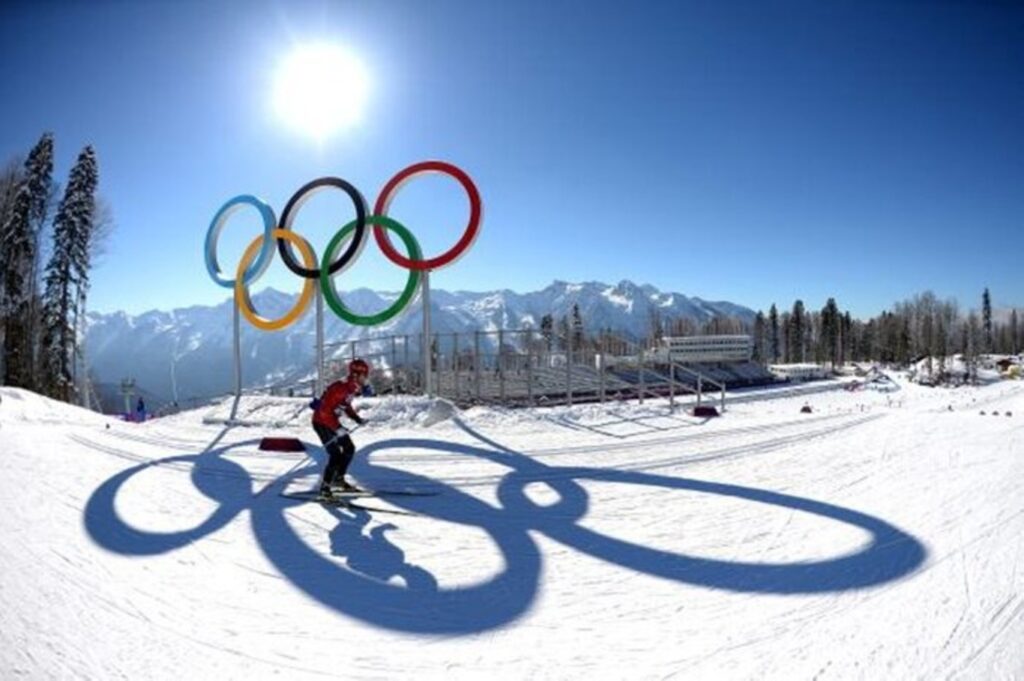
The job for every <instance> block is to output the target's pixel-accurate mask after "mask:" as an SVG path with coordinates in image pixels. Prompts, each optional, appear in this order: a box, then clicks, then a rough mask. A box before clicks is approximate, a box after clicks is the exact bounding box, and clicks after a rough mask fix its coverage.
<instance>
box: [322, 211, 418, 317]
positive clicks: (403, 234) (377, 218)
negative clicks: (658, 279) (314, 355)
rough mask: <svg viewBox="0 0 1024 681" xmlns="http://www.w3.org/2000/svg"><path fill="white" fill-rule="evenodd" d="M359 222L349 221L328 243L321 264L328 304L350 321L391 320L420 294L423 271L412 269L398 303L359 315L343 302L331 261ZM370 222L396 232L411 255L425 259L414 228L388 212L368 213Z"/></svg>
mask: <svg viewBox="0 0 1024 681" xmlns="http://www.w3.org/2000/svg"><path fill="white" fill-rule="evenodd" d="M358 222H359V220H358V219H356V220H352V221H351V222H349V223H348V224H347V225H345V226H344V227H342V228H341V231H339V232H338V233H337V234H335V235H334V238H333V239H331V241H330V243H328V244H327V250H326V251H324V255H323V259H322V262H321V264H320V289H321V290H322V291H323V294H324V300H325V301H327V305H328V306H329V307H330V308H331V310H333V311H334V314H336V315H338V316H339V317H341V318H342V319H344V320H345V321H346V322H348V323H349V324H357V325H359V326H374V325H376V324H383V323H384V322H386V321H388V320H389V319H391V318H392V317H394V316H395V315H397V314H398V313H399V312H401V311H402V310H403V309H404V308H405V306H406V305H408V304H409V302H410V301H412V299H413V297H414V296H415V295H416V290H417V289H418V288H419V285H420V271H419V270H415V269H411V270H409V277H408V279H406V281H405V289H403V290H402V294H401V295H400V296H398V299H397V300H396V301H395V302H394V303H392V304H391V307H389V308H387V309H386V310H384V311H382V312H378V313H377V314H375V315H358V314H356V313H355V312H353V311H352V310H350V309H348V308H347V307H345V304H344V303H343V302H341V298H340V297H339V296H338V294H337V292H336V291H335V290H334V281H333V279H332V278H331V273H330V270H329V269H328V265H329V264H330V262H331V260H332V259H333V258H334V252H335V251H337V250H338V248H339V247H340V246H341V244H342V242H344V241H345V239H346V238H348V237H350V236H351V235H352V233H353V232H354V231H355V229H356V224H357V223H358ZM366 224H371V225H379V226H381V227H384V228H386V229H390V230H391V231H393V232H395V233H396V234H397V235H398V236H399V238H401V240H402V242H403V243H404V244H405V250H406V251H408V253H409V259H410V260H413V261H418V260H421V259H422V253H421V251H420V245H419V244H418V243H417V242H416V238H415V237H414V236H413V235H412V232H410V231H409V230H408V229H406V228H405V227H403V226H402V224H401V223H400V222H398V221H397V220H395V219H394V218H389V217H387V216H386V215H368V216H367V217H366Z"/></svg>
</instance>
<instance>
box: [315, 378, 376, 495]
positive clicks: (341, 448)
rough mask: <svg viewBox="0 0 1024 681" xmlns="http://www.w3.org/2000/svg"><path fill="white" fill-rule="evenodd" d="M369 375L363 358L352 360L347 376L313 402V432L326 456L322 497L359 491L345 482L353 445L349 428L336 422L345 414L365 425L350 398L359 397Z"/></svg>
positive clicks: (333, 384) (353, 452) (352, 453)
mask: <svg viewBox="0 0 1024 681" xmlns="http://www.w3.org/2000/svg"><path fill="white" fill-rule="evenodd" d="M369 373H370V365H369V364H367V363H366V362H365V361H364V360H362V359H354V360H352V361H351V362H349V363H348V377H347V378H346V379H345V380H339V381H335V382H334V383H331V384H330V385H329V386H327V389H326V390H324V394H323V395H321V396H320V398H319V399H318V400H314V401H313V405H314V407H313V430H315V431H316V434H317V436H318V437H319V438H320V442H322V443H323V445H324V449H325V450H326V451H327V456H328V459H327V465H326V466H324V475H323V479H322V480H321V481H320V494H321V496H324V497H327V498H330V497H331V496H332V488H333V489H336V490H339V491H341V492H358V491H359V488H358V487H356V486H355V485H350V484H349V483H348V482H346V481H345V473H346V472H348V467H349V465H350V464H351V463H352V457H353V456H354V455H355V453H356V446H355V444H354V443H353V442H352V437H351V436H350V435H349V433H350V431H349V429H348V428H345V427H344V426H342V425H341V422H340V421H339V420H338V413H339V412H340V411H344V412H345V414H346V415H347V416H348V417H349V418H350V419H352V420H353V421H355V422H356V423H357V424H359V425H363V424H364V423H366V420H365V419H364V418H362V417H361V416H360V415H359V414H358V413H357V412H356V410H355V409H354V408H353V407H352V398H353V397H357V396H359V395H362V392H363V386H364V385H366V378H367V376H368V375H369Z"/></svg>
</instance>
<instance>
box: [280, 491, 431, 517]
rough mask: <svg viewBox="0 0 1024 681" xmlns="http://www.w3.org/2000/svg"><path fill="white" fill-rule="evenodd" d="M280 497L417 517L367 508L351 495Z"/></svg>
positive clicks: (385, 509)
mask: <svg viewBox="0 0 1024 681" xmlns="http://www.w3.org/2000/svg"><path fill="white" fill-rule="evenodd" d="M281 496H282V497H284V498H286V499H296V500H298V501H306V502H310V501H312V502H316V503H318V504H322V505H324V506H339V507H342V508H355V509H359V510H362V511H372V512H377V513H394V514H396V515H419V514H418V513H413V512H412V511H403V510H400V509H397V508H381V507H380V506H367V505H366V504H360V503H357V502H355V501H353V499H357V498H359V497H356V496H354V495H351V494H348V495H342V494H333V495H331V496H329V497H327V496H324V495H322V494H320V493H319V492H282V493H281Z"/></svg>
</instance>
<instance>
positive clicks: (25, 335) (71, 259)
mask: <svg viewBox="0 0 1024 681" xmlns="http://www.w3.org/2000/svg"><path fill="white" fill-rule="evenodd" d="M53 151H54V139H53V135H52V134H51V133H44V134H43V135H42V137H41V138H40V139H39V142H38V143H37V144H36V145H35V146H34V147H33V148H32V149H31V151H30V152H29V153H28V155H27V156H26V157H24V159H22V158H13V159H10V160H8V161H7V162H6V164H4V166H3V167H2V168H0V347H2V350H3V351H2V352H0V384H3V385H8V386H15V387H21V388H27V389H29V390H32V391H34V392H37V393H40V394H43V395H47V396H49V397H53V398H56V399H59V400H63V401H66V402H70V401H73V400H75V399H76V383H77V380H78V378H80V377H79V376H78V371H79V367H80V366H82V364H83V363H82V356H81V352H82V347H81V343H80V342H79V336H80V334H79V331H80V327H79V321H80V320H82V319H84V317H85V310H86V301H87V298H88V292H89V272H90V269H91V268H92V266H93V264H94V261H95V258H96V256H97V255H98V254H99V252H100V249H101V246H102V244H103V242H104V241H105V239H106V238H107V236H108V235H109V233H110V231H111V229H112V221H111V218H110V210H109V208H108V207H107V205H106V204H105V203H104V202H103V201H102V199H100V198H98V197H97V194H96V188H97V182H98V177H99V176H98V169H97V162H96V152H95V150H94V149H93V148H92V147H91V146H86V147H85V148H84V149H82V150H81V153H79V155H78V158H77V160H76V161H75V163H74V166H73V167H72V168H71V172H70V174H69V176H68V179H67V183H66V185H65V187H64V190H63V193H62V192H61V188H60V186H59V184H58V183H57V182H55V181H54V179H53ZM58 196H60V197H61V198H60V200H59V202H58V200H57V197H58Z"/></svg>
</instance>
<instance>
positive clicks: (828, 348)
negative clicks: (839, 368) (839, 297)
mask: <svg viewBox="0 0 1024 681" xmlns="http://www.w3.org/2000/svg"><path fill="white" fill-rule="evenodd" d="M821 332H822V344H823V346H824V350H825V353H824V354H825V358H826V359H827V360H828V361H829V362H831V364H832V367H833V368H835V365H836V361H837V360H838V352H837V349H836V346H837V344H838V342H839V307H838V306H837V305H836V300H835V298H829V299H828V301H827V302H826V303H825V307H823V308H822V310H821Z"/></svg>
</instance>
